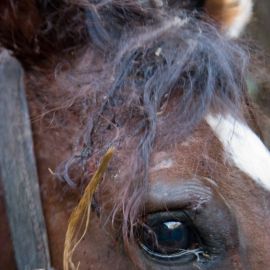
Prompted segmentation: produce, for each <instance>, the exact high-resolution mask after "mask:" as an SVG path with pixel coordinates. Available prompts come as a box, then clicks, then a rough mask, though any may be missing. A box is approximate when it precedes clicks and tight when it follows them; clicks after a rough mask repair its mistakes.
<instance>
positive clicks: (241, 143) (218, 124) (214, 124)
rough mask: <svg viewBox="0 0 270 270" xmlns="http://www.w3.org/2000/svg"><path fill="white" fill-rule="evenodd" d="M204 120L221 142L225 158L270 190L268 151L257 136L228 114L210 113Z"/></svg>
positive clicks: (269, 156)
mask: <svg viewBox="0 0 270 270" xmlns="http://www.w3.org/2000/svg"><path fill="white" fill-rule="evenodd" d="M206 121H207V123H208V124H209V125H210V127H211V128H212V129H213V131H214V133H215V134H216V136H217V137H218V139H219V140H220V142H221V143H222V144H223V146H224V149H225V151H226V154H227V156H226V158H227V159H228V160H229V161H232V162H233V163H234V165H235V166H236V167H238V168H239V169H240V170H241V171H243V172H244V173H246V174H247V175H248V176H249V177H251V178H252V179H253V180H254V181H256V182H257V183H258V184H259V185H261V186H262V187H263V188H265V189H268V190H270V152H269V151H268V149H267V148H266V146H265V145H264V144H263V143H262V141H261V140H260V139H259V137H258V136H257V135H256V134H255V133H254V132H253V131H252V130H251V129H250V128H249V127H248V126H247V125H246V124H245V123H242V122H240V121H239V120H237V119H234V118H233V117H232V116H229V115H228V116H221V115H216V116H215V115H212V114H210V115H208V116H207V117H206Z"/></svg>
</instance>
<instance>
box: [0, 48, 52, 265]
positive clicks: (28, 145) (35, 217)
mask: <svg viewBox="0 0 270 270" xmlns="http://www.w3.org/2000/svg"><path fill="white" fill-rule="evenodd" d="M0 115H1V121H0V136H1V139H0V180H1V181H2V182H3V188H4V194H5V203H6V209H7V215H8V221H9V226H10V231H11V237H12V241H13V246H14V250H15V258H16V263H17V268H18V270H34V269H46V270H47V269H51V264H50V255H49V246H48V240H47V232H46V226H45V220H44V216H43V211H42V205H41V199H40V190H39V182H38V175H37V169H36V162H35V157H34V152H33V142H32V132H31V126H30V121H29V113H28V108H27V102H26V97H25V91H24V84H23V69H22V67H21V65H20V64H19V63H18V62H17V61H16V60H15V59H14V58H12V57H11V56H10V55H9V54H8V52H7V51H2V52H1V53H0Z"/></svg>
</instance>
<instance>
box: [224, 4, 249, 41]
mask: <svg viewBox="0 0 270 270" xmlns="http://www.w3.org/2000/svg"><path fill="white" fill-rule="evenodd" d="M237 8H239V10H240V12H239V14H238V15H237V16H236V17H235V19H234V21H233V23H232V24H231V25H230V27H229V29H228V32H227V35H228V36H229V37H230V38H237V37H238V36H239V35H240V34H241V32H242V31H243V30H244V27H245V26H246V25H247V23H248V22H249V20H250V18H251V15H252V8H253V4H252V0H238V7H237Z"/></svg>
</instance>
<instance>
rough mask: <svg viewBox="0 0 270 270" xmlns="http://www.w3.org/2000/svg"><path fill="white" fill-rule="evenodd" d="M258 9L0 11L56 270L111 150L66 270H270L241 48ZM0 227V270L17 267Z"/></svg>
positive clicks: (263, 178)
mask: <svg viewBox="0 0 270 270" xmlns="http://www.w3.org/2000/svg"><path fill="white" fill-rule="evenodd" d="M252 5H253V3H252V1H251V0H238V1H234V0H220V1H217V0H205V1H200V0H198V1H193V0H186V1H173V0H169V1H158V0H154V1H140V0H125V1H123V0H121V1H120V0H108V1H95V0H89V1H83V0H82V1H80V0H79V1H64V0H63V1H57V2H55V1H50V0H46V1H34V0H21V1H15V0H6V1H2V2H1V4H0V10H1V11H0V12H1V16H0V43H1V46H2V47H3V48H6V49H8V50H9V51H10V52H11V53H12V55H13V56H15V57H16V58H17V59H18V60H19V61H20V63H21V64H22V66H23V68H24V85H25V88H26V94H27V101H28V105H29V109H30V117H31V124H32V131H33V140H34V150H35V157H36V161H37V166H38V176H39V183H40V190H41V196H42V204H43V210H44V214H45V220H46V226H47V231H48V239H49V246H50V255H51V260H52V267H53V268H54V269H63V253H64V248H65V238H66V231H67V230H68V225H69V224H70V222H71V221H70V222H69V217H70V215H71V213H72V210H73V209H74V208H75V207H76V206H77V204H78V201H79V200H80V198H81V197H82V196H83V194H84V190H86V189H87V187H88V186H89V181H90V179H91V177H93V175H95V172H96V171H97V170H99V164H102V162H101V160H102V158H103V157H104V156H105V157H106V152H107V151H108V149H111V148H113V149H114V150H112V152H113V154H112V159H111V161H110V162H109V164H108V166H107V168H106V170H105V171H104V173H103V175H102V177H101V178H102V179H101V182H100V183H99V185H98V187H97V189H95V190H94V191H95V192H94V194H93V197H92V199H91V201H90V200H88V201H87V203H88V209H89V207H90V210H91V218H90V219H88V221H89V222H88V223H89V224H88V226H87V228H86V229H85V233H84V234H83V235H82V236H83V237H82V238H81V239H80V240H81V241H80V242H77V243H76V244H77V245H76V249H75V248H73V252H72V255H73V258H72V261H65V257H64V269H65V270H68V269H77V268H79V269H82V270H84V269H85V270H86V269H95V270H98V269H102V270H107V269H119V270H124V269H160V270H166V269H179V270H180V269H181V270H187V269H188V270H192V269H194V270H195V269H202V270H204V269H208V270H212V269H213V270H214V269H219V270H223V269H224V270H225V269H226V270H228V269H235V270H240V269H245V270H249V269H250V270H262V269H270V259H269V254H270V252H269V250H270V234H269V224H270V210H269V209H270V196H269V191H270V169H269V168H270V153H269V150H268V149H267V147H266V146H265V145H264V142H263V138H262V136H261V131H260V129H259V127H258V123H257V111H256V108H255V106H254V105H253V103H252V101H251V100H250V98H249V96H248V91H247V77H248V76H249V75H250V73H251V69H250V68H249V67H250V63H249V62H250V61H251V60H250V59H249V58H250V57H249V54H250V50H249V48H248V46H245V44H243V43H241V41H239V40H238V37H239V35H240V34H241V33H242V31H243V30H244V28H245V26H246V24H247V23H248V22H249V20H250V18H251V16H252ZM93 179H94V178H92V180H91V181H93ZM91 181H90V184H91ZM1 220H3V221H2V222H1V224H0V226H1V230H0V233H1V234H0V235H1V236H0V239H1V240H0V241H1V246H5V250H2V251H1V254H0V262H1V268H2V269H15V268H16V267H15V262H14V258H13V254H12V244H11V240H10V237H9V235H8V234H7V231H8V228H7V227H8V225H7V221H6V218H5V210H4V208H1ZM21 226H23V224H21ZM80 229H82V228H80ZM73 262H74V263H73Z"/></svg>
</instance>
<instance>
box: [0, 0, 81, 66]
mask: <svg viewBox="0 0 270 270" xmlns="http://www.w3.org/2000/svg"><path fill="white" fill-rule="evenodd" d="M83 23H84V18H83V11H82V9H80V8H79V7H77V5H73V4H69V2H68V1H65V0H57V1H55V0H19V1H18V0H0V46H2V47H4V48H6V49H8V50H10V51H11V52H12V53H13V54H14V56H15V57H17V58H18V59H19V60H20V62H21V63H22V64H23V65H24V67H27V68H28V67H29V68H31V67H35V66H37V65H38V66H45V65H47V64H51V63H52V64H53V63H54V60H56V59H57V58H58V57H59V56H60V55H62V54H63V52H67V51H69V50H71V48H74V47H76V46H79V45H80V44H81V43H82V42H83V41H84V40H85V39H86V34H85V33H86V30H85V29H84V28H83V27H82V25H83Z"/></svg>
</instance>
